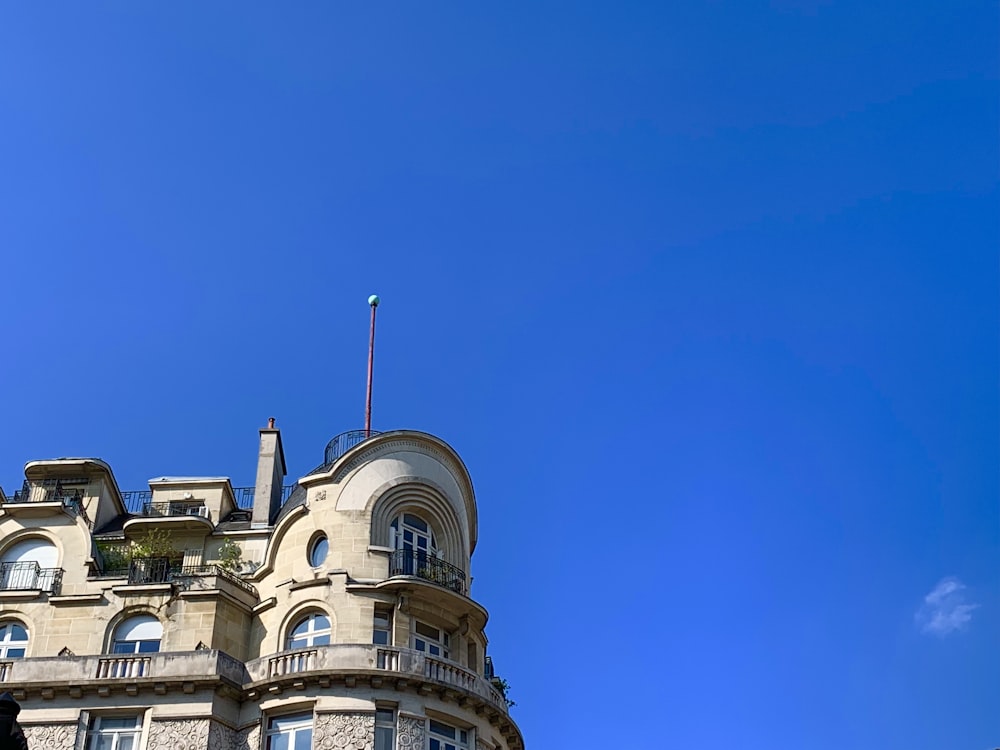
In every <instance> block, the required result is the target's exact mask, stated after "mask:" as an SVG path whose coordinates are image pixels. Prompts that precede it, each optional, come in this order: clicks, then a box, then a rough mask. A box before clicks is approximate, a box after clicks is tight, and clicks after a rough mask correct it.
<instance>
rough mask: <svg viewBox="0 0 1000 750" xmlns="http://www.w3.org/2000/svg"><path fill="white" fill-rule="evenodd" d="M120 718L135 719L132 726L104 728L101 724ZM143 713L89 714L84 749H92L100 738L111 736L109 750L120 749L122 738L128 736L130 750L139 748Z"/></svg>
mask: <svg viewBox="0 0 1000 750" xmlns="http://www.w3.org/2000/svg"><path fill="white" fill-rule="evenodd" d="M121 719H135V726H133V727H115V728H112V729H105V728H103V727H102V726H101V725H102V723H104V722H106V721H114V720H121ZM142 725H143V714H142V713H137V714H96V715H91V716H90V720H89V722H88V723H87V740H86V743H85V744H84V750H93V749H94V748H95V747H97V743H98V742H99V741H100V740H101V739H106V738H108V737H110V738H111V747H110V748H109V750H121V747H122V742H121V740H122V738H123V737H126V736H129V737H131V739H132V746H131V750H139V743H140V742H141V740H142Z"/></svg>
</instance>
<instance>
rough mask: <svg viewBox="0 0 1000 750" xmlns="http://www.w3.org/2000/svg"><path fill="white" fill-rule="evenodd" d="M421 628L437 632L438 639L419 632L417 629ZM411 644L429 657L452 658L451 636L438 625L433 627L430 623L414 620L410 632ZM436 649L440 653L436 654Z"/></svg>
mask: <svg viewBox="0 0 1000 750" xmlns="http://www.w3.org/2000/svg"><path fill="white" fill-rule="evenodd" d="M420 627H424V628H427V629H428V630H435V631H437V634H438V635H437V637H432V636H429V635H427V634H425V633H420V632H418V630H417V629H418V628H420ZM410 642H411V644H412V646H411V648H413V649H414V650H416V651H420V652H422V653H425V654H427V655H428V656H432V657H434V658H436V659H450V658H451V656H450V654H451V636H450V634H449V633H448V631H447V630H445V629H444V628H439V627H438V626H437V625H431V624H430V623H429V622H424V621H423V620H416V619H414V620H413V628H412V629H411V630H410ZM435 649H437V651H438V653H434V650H435Z"/></svg>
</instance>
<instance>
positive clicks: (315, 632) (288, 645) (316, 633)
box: [285, 612, 333, 650]
mask: <svg viewBox="0 0 1000 750" xmlns="http://www.w3.org/2000/svg"><path fill="white" fill-rule="evenodd" d="M317 617H322V618H323V619H325V620H326V627H325V628H317V627H316V618H317ZM304 622H308V623H309V624H308V627H306V630H305V632H304V633H303V634H301V635H295V631H296V630H297V629H298V628H299V626H301V625H302V623H304ZM323 636H326V643H316V641H317V640H318V639H321V638H322V637H323ZM295 640H305V643H303V644H301V645H299V646H293V645H292V641H295ZM331 643H333V621H332V620H331V619H330V615H328V614H327V613H326V612H310V613H309V614H308V615H306V616H305V617H300V618H298V619H297V620H296V621H295V624H294V625H292V627H290V628H289V629H288V636H287V637H286V638H285V649H286V650H290V649H293V648H313V647H314V646H327V645H329V644H331Z"/></svg>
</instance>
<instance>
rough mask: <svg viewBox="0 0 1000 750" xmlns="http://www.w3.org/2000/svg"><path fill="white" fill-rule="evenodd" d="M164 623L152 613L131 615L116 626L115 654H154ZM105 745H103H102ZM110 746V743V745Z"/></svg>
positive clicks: (113, 649)
mask: <svg viewBox="0 0 1000 750" xmlns="http://www.w3.org/2000/svg"><path fill="white" fill-rule="evenodd" d="M161 638H163V625H161V624H160V621H159V620H157V619H156V618H155V617H153V616H152V615H137V616H136V617H130V618H128V619H127V620H125V621H124V622H123V623H121V624H120V625H119V626H118V627H117V628H115V637H114V641H113V642H112V644H111V653H113V654H152V653H156V652H157V651H159V650H160V639H161ZM101 747H102V748H103V747H104V746H103V745H102V746H101ZM109 747H110V745H109Z"/></svg>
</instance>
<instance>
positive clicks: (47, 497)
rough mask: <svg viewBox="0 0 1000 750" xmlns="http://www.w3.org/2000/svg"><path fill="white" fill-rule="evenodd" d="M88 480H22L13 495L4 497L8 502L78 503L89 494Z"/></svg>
mask: <svg viewBox="0 0 1000 750" xmlns="http://www.w3.org/2000/svg"><path fill="white" fill-rule="evenodd" d="M89 490H90V480H89V479H87V478H86V477H84V478H80V479H41V480H27V479H25V480H24V484H23V485H21V489H19V490H17V491H15V492H14V496H13V497H8V498H6V501H7V502H8V503H52V502H60V501H62V502H63V503H65V504H67V505H70V504H74V503H75V504H79V503H80V502H81V501H82V500H83V498H84V497H86V496H87V495H88V494H89Z"/></svg>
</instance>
